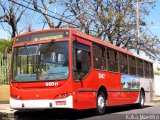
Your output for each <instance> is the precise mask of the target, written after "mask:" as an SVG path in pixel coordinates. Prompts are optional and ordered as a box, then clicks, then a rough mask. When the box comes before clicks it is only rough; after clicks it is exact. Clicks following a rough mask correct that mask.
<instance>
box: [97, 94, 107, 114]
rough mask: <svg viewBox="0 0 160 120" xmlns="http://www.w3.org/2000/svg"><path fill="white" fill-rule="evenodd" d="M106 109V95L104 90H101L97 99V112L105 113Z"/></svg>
mask: <svg viewBox="0 0 160 120" xmlns="http://www.w3.org/2000/svg"><path fill="white" fill-rule="evenodd" d="M105 111H106V97H105V95H104V93H103V92H99V93H98V95H97V100H96V112H97V114H98V115H102V114H104V113H105Z"/></svg>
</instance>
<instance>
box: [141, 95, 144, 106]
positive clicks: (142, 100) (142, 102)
mask: <svg viewBox="0 0 160 120" xmlns="http://www.w3.org/2000/svg"><path fill="white" fill-rule="evenodd" d="M141 105H144V97H143V95H141Z"/></svg>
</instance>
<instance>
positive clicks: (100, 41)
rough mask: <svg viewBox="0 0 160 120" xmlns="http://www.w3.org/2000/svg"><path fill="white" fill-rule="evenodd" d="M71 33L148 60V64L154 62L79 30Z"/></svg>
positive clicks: (73, 30)
mask: <svg viewBox="0 0 160 120" xmlns="http://www.w3.org/2000/svg"><path fill="white" fill-rule="evenodd" d="M71 31H72V33H73V34H74V35H76V36H80V37H83V38H85V39H88V40H90V41H92V42H95V43H98V44H101V45H104V46H106V47H109V48H112V49H115V50H117V51H120V52H123V53H125V54H128V55H131V56H135V57H137V58H140V59H143V60H146V61H148V62H153V61H152V60H151V59H147V58H145V57H142V56H140V55H138V54H136V53H133V52H131V51H129V50H125V49H123V48H121V47H118V46H115V45H113V44H111V43H109V42H106V41H102V40H101V39H99V38H96V37H92V36H90V35H87V34H84V33H82V32H80V31H78V30H75V29H71Z"/></svg>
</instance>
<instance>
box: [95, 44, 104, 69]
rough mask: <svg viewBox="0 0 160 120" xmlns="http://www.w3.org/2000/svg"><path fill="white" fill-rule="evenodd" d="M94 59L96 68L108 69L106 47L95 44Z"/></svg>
mask: <svg viewBox="0 0 160 120" xmlns="http://www.w3.org/2000/svg"><path fill="white" fill-rule="evenodd" d="M93 59H94V68H95V69H99V70H106V54H105V47H103V46H100V45H97V44H93Z"/></svg>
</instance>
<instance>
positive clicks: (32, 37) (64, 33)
mask: <svg viewBox="0 0 160 120" xmlns="http://www.w3.org/2000/svg"><path fill="white" fill-rule="evenodd" d="M64 37H69V31H68V30H61V31H47V32H41V33H33V34H28V35H24V36H19V37H17V38H16V43H23V42H34V41H41V40H53V39H59V38H64Z"/></svg>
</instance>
